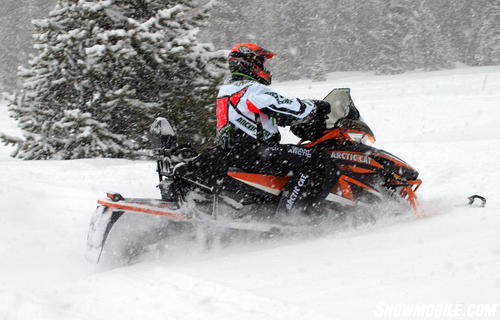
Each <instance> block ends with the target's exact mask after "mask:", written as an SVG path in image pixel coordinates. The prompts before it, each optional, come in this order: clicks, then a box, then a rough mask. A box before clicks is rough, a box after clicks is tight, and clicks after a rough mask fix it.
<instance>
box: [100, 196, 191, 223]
mask: <svg viewBox="0 0 500 320" xmlns="http://www.w3.org/2000/svg"><path fill="white" fill-rule="evenodd" d="M97 203H98V204H101V205H103V206H106V207H112V208H116V209H122V210H127V211H133V212H142V213H148V214H155V215H159V216H167V217H170V218H173V219H176V220H182V221H187V220H191V218H187V217H184V216H182V215H179V214H175V213H173V212H168V211H161V210H154V209H150V208H144V207H136V206H132V205H127V204H124V203H119V202H112V201H105V200H97Z"/></svg>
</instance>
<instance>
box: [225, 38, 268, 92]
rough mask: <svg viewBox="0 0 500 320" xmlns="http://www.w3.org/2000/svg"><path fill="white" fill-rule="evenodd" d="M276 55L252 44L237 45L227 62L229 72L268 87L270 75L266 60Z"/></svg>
mask: <svg viewBox="0 0 500 320" xmlns="http://www.w3.org/2000/svg"><path fill="white" fill-rule="evenodd" d="M275 55H276V53H274V52H271V51H268V50H266V49H264V48H261V47H259V46H258V45H256V44H254V43H239V44H237V45H235V46H234V47H233V48H232V49H231V52H230V53H229V57H228V59H227V61H228V62H229V70H230V71H231V73H233V74H243V75H246V76H250V77H252V78H254V79H255V80H257V81H258V82H260V83H262V84H265V85H270V84H271V78H272V73H271V72H270V71H269V70H267V69H266V66H265V65H266V60H267V59H271V58H272V57H274V56H275Z"/></svg>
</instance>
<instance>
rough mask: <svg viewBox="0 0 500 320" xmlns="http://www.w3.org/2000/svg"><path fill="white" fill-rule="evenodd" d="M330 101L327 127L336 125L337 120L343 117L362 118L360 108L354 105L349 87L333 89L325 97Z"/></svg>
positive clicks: (325, 99)
mask: <svg viewBox="0 0 500 320" xmlns="http://www.w3.org/2000/svg"><path fill="white" fill-rule="evenodd" d="M323 100H324V101H326V102H328V103H330V106H331V111H330V114H329V115H328V119H327V120H326V126H327V128H333V127H335V124H336V123H337V121H339V120H340V119H343V118H348V119H353V120H361V117H360V116H359V112H358V109H356V107H355V106H354V102H353V101H352V98H351V90H350V89H349V88H337V89H333V90H332V91H331V92H330V93H329V94H328V95H327V96H326V97H325V98H324V99H323Z"/></svg>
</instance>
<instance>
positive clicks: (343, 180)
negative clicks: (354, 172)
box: [331, 175, 375, 200]
mask: <svg viewBox="0 0 500 320" xmlns="http://www.w3.org/2000/svg"><path fill="white" fill-rule="evenodd" d="M349 183H352V184H355V185H357V186H360V187H361V188H364V189H368V190H373V191H375V189H373V188H372V187H370V186H367V185H366V184H364V183H362V182H360V181H358V180H356V179H353V178H351V177H348V176H346V175H341V176H340V178H339V181H338V182H337V184H336V185H335V186H334V187H333V189H332V191H331V192H332V193H334V194H337V195H338V194H341V195H342V197H344V198H346V199H349V200H354V195H353V194H352V188H351V185H350V184H349Z"/></svg>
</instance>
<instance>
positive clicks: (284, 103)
mask: <svg viewBox="0 0 500 320" xmlns="http://www.w3.org/2000/svg"><path fill="white" fill-rule="evenodd" d="M252 87H253V88H252V90H249V91H250V92H249V95H248V97H247V105H248V106H249V109H252V108H256V109H258V111H259V112H261V113H264V114H266V115H268V116H270V117H273V118H275V119H276V121H277V123H278V125H279V126H288V125H290V124H292V123H293V122H294V121H296V120H298V119H304V118H305V117H307V116H308V115H309V114H310V113H311V112H312V111H313V110H314V102H313V101H312V100H300V99H298V98H294V99H289V98H286V97H284V96H282V95H280V94H279V93H277V92H275V91H273V90H271V89H269V88H268V87H266V86H264V85H260V84H258V85H255V86H252ZM255 111H257V110H255Z"/></svg>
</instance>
